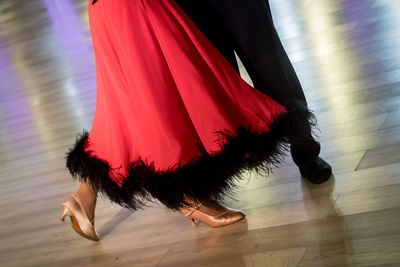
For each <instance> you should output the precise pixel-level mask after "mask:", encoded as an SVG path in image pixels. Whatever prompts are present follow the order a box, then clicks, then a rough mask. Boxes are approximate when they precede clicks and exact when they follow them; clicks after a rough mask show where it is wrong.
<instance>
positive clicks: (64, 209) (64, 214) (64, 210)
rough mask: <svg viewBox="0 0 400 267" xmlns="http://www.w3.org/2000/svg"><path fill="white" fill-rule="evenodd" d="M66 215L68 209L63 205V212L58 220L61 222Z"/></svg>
mask: <svg viewBox="0 0 400 267" xmlns="http://www.w3.org/2000/svg"><path fill="white" fill-rule="evenodd" d="M68 215H70V212H69V209H68V208H67V207H65V206H63V213H62V215H61V217H60V220H61V221H62V222H63V221H64V219H65V216H68Z"/></svg>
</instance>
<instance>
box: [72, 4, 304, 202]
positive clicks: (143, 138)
mask: <svg viewBox="0 0 400 267" xmlns="http://www.w3.org/2000/svg"><path fill="white" fill-rule="evenodd" d="M88 12H89V24H90V31H91V36H92V40H93V47H94V54H95V64H96V79H97V97H96V110H95V116H94V121H93V125H92V128H91V130H90V133H89V132H86V131H84V133H83V134H81V135H79V136H78V137H77V140H76V143H75V145H74V146H73V147H72V148H71V149H70V150H69V151H68V152H67V158H66V159H67V167H68V169H69V170H70V172H71V174H72V175H73V176H74V177H77V178H79V179H84V180H85V181H89V182H90V183H91V184H92V185H94V186H96V187H97V188H98V189H99V191H100V192H101V193H103V194H105V195H106V196H108V197H109V198H110V199H111V200H112V201H114V202H116V203H118V204H121V205H123V206H125V207H128V208H137V207H139V206H140V205H142V204H143V201H144V200H147V199H152V198H154V197H155V198H157V199H159V200H160V201H161V202H163V203H164V204H165V205H167V206H168V207H169V208H172V209H176V208H178V207H179V206H181V205H182V203H183V202H184V199H185V197H191V198H193V199H197V200H199V201H202V202H207V201H210V200H212V201H215V200H220V199H221V198H222V197H223V195H224V194H225V192H226V191H228V190H229V189H231V188H232V187H233V186H234V182H235V181H234V180H235V179H236V178H238V177H239V176H240V173H241V172H242V170H244V169H252V168H261V169H269V168H270V167H271V165H273V164H275V163H277V162H278V161H279V160H278V158H279V157H280V155H281V154H282V152H283V150H282V148H283V147H284V144H285V142H287V141H288V138H291V137H290V135H292V133H293V131H297V134H300V132H301V131H302V130H303V129H301V125H297V127H298V129H293V127H294V126H293V125H296V124H295V123H293V121H296V117H299V116H300V117H303V118H304V117H305V118H306V119H308V117H307V116H309V114H308V113H307V114H303V113H301V112H297V113H295V114H290V115H289V114H288V113H289V112H287V111H286V109H285V108H284V107H283V106H281V105H279V104H278V103H277V102H275V101H274V100H273V99H271V98H270V97H268V96H267V95H265V94H263V93H261V92H260V91H258V90H256V89H254V88H253V87H251V86H249V85H248V84H247V83H246V82H245V81H244V80H243V79H242V78H241V77H240V76H239V75H238V74H237V73H236V71H235V70H234V68H233V67H232V66H231V65H230V64H229V62H228V61H227V60H226V59H225V58H224V57H223V56H222V55H221V54H220V53H219V51H218V50H217V49H216V48H215V47H214V46H213V45H212V44H211V43H210V42H209V40H208V39H207V38H206V37H205V36H204V35H203V34H202V33H201V32H200V31H199V29H198V28H197V27H196V26H195V25H194V24H193V22H192V21H191V20H190V19H189V17H188V16H187V15H186V14H185V13H184V12H183V10H182V9H180V7H179V6H178V5H177V4H176V3H175V2H174V1H173V0H98V1H97V2H96V3H95V4H92V1H90V2H89V4H88ZM288 125H290V127H291V128H290V131H292V132H291V133H288V131H289V130H288V129H287V128H289V126H288ZM294 128H296V127H294Z"/></svg>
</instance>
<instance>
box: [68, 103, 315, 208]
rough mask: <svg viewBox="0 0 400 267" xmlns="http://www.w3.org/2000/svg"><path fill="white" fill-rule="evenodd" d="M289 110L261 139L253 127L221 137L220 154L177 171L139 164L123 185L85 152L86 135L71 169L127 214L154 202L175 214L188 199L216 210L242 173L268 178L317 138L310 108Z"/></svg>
mask: <svg viewBox="0 0 400 267" xmlns="http://www.w3.org/2000/svg"><path fill="white" fill-rule="evenodd" d="M287 110H288V111H287V112H285V113H283V114H281V115H279V116H278V117H277V118H276V119H275V120H274V122H273V123H272V124H271V125H269V126H270V130H269V131H268V132H262V133H259V132H256V131H253V130H252V129H251V127H249V126H240V127H238V128H236V129H235V130H234V131H219V132H217V133H218V134H219V135H220V137H221V138H223V139H225V141H226V142H225V143H224V144H223V145H221V150H220V151H219V152H218V153H216V154H213V155H210V154H208V153H207V152H206V151H202V155H201V156H195V157H194V158H192V159H191V160H190V161H189V162H187V163H185V164H182V165H181V164H178V165H177V166H175V167H174V169H168V170H165V171H156V170H155V167H154V162H151V163H147V162H144V161H143V160H142V159H138V160H137V161H135V162H132V163H131V164H130V166H129V171H128V176H127V177H124V179H123V183H121V184H118V183H116V182H115V181H113V180H112V179H111V177H110V176H109V170H110V165H109V163H108V162H107V161H105V160H102V159H99V158H97V157H95V156H93V155H92V151H85V147H86V146H87V145H88V136H89V133H88V132H87V131H85V130H84V131H83V133H82V134H79V135H78V136H77V139H76V143H75V145H74V146H73V147H72V148H71V149H70V150H69V151H68V152H67V153H66V157H65V159H66V167H67V169H68V170H69V172H70V173H71V175H72V176H73V177H74V178H75V179H77V180H79V181H85V182H88V183H89V184H90V185H91V186H93V187H94V188H96V189H97V190H98V192H99V193H100V194H102V195H103V196H105V197H107V198H109V199H110V200H111V201H112V202H115V203H117V204H119V205H121V206H123V207H125V208H129V209H138V208H141V207H142V206H144V205H145V202H147V201H150V200H152V199H153V198H156V199H158V200H159V201H160V202H162V203H163V204H164V205H165V206H167V207H168V208H170V209H172V210H177V209H179V208H180V207H182V206H184V205H186V204H187V203H186V202H185V199H192V200H195V201H199V202H201V203H203V204H205V205H213V203H215V202H221V201H222V200H223V198H224V197H225V196H226V195H227V194H229V192H231V190H232V189H233V188H235V187H236V185H235V183H236V181H238V180H241V179H243V178H244V177H243V171H245V170H255V171H256V172H257V173H258V174H262V175H264V174H268V173H270V172H271V171H272V168H273V167H275V166H277V165H278V164H280V163H281V162H282V160H283V156H284V154H285V152H286V151H287V150H288V148H289V144H295V143H298V142H303V141H304V140H306V139H309V138H312V135H311V131H312V130H314V129H315V127H316V119H315V116H314V114H313V113H312V112H311V111H310V110H309V109H307V108H301V109H299V108H296V107H294V106H293V107H288V108H287Z"/></svg>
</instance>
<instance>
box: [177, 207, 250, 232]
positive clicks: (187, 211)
mask: <svg viewBox="0 0 400 267" xmlns="http://www.w3.org/2000/svg"><path fill="white" fill-rule="evenodd" d="M179 210H180V212H181V213H182V214H183V215H184V216H185V217H187V218H189V219H190V220H191V221H192V225H193V226H194V225H195V220H198V221H201V222H204V223H206V224H208V225H209V226H211V227H221V226H225V225H228V224H232V223H235V222H238V221H240V220H242V219H243V218H244V217H245V214H244V213H243V212H241V211H239V210H233V209H229V208H227V207H224V206H222V205H221V204H215V208H214V207H213V208H211V207H207V206H204V205H202V204H192V205H191V206H186V207H183V208H180V209H179Z"/></svg>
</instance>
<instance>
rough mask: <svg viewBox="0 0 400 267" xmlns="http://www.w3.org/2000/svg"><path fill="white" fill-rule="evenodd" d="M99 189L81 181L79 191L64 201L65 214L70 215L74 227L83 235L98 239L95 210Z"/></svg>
mask: <svg viewBox="0 0 400 267" xmlns="http://www.w3.org/2000/svg"><path fill="white" fill-rule="evenodd" d="M96 201H97V190H95V189H93V188H92V187H91V186H89V185H88V184H86V183H85V182H81V183H80V186H79V189H78V191H77V192H76V193H75V194H73V195H72V196H70V197H69V198H68V199H67V200H66V201H64V202H63V204H62V206H63V214H62V215H61V218H60V219H61V220H62V221H64V218H65V216H70V219H71V226H72V228H73V229H74V230H75V231H76V232H77V233H78V234H80V235H81V236H83V237H85V238H87V239H90V240H94V241H98V240H99V237H98V234H97V233H96V231H95V230H94V211H95V208H96Z"/></svg>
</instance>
